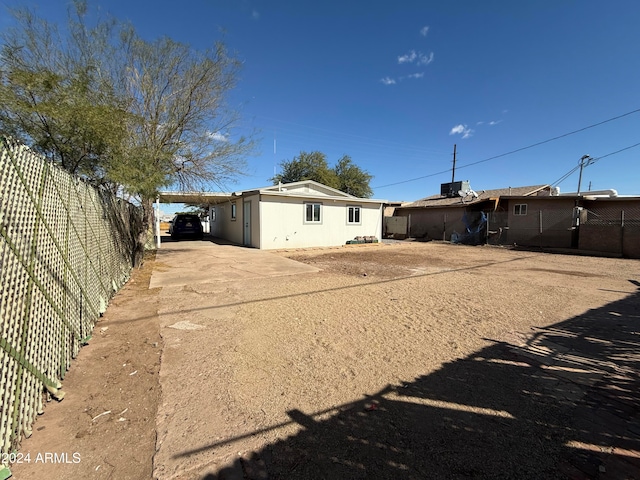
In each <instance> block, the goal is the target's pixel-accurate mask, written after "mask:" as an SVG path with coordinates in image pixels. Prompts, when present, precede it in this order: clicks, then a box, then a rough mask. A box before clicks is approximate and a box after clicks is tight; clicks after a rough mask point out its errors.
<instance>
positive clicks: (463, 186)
mask: <svg viewBox="0 0 640 480" xmlns="http://www.w3.org/2000/svg"><path fill="white" fill-rule="evenodd" d="M469 190H471V186H470V185H469V180H464V181H462V182H449V183H442V184H440V196H442V197H448V198H451V197H457V196H458V192H459V191H463V192H467V191H469Z"/></svg>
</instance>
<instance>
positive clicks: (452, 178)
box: [451, 143, 456, 188]
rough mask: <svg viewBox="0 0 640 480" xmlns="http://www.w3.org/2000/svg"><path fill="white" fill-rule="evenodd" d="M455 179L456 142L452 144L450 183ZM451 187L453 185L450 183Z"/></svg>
mask: <svg viewBox="0 0 640 480" xmlns="http://www.w3.org/2000/svg"><path fill="white" fill-rule="evenodd" d="M455 181H456V144H455V143H454V144H453V170H452V171H451V183H452V184H453V182H455ZM451 188H453V185H451Z"/></svg>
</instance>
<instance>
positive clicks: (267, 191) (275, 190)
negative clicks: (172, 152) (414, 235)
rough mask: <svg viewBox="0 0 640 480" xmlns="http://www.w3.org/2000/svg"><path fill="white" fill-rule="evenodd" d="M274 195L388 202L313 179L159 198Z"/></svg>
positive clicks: (195, 200)
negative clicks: (342, 189)
mask: <svg viewBox="0 0 640 480" xmlns="http://www.w3.org/2000/svg"><path fill="white" fill-rule="evenodd" d="M252 194H261V195H273V196H286V197H304V198H320V199H322V198H333V199H338V198H339V199H342V200H353V201H354V202H358V203H386V202H387V201H386V200H376V199H372V198H360V197H355V196H353V195H349V194H348V193H345V192H342V191H340V190H337V189H335V188H332V187H329V186H327V185H324V184H322V183H319V182H316V181H313V180H301V181H299V182H291V183H283V184H280V185H270V186H267V187H260V188H253V189H249V190H239V191H236V192H228V193H226V192H160V193H159V194H158V199H159V200H160V201H161V202H163V203H191V204H209V205H215V204H219V203H226V202H229V201H232V200H234V199H237V198H239V197H242V196H243V195H252Z"/></svg>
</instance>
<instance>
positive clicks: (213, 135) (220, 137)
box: [208, 132, 229, 142]
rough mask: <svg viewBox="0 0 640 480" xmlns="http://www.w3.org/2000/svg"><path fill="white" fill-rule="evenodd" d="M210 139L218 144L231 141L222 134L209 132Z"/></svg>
mask: <svg viewBox="0 0 640 480" xmlns="http://www.w3.org/2000/svg"><path fill="white" fill-rule="evenodd" d="M208 135H209V138H210V139H212V140H215V141H216V142H228V141H229V139H228V138H227V137H226V136H225V135H224V134H223V133H221V132H208Z"/></svg>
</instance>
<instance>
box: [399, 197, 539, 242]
mask: <svg viewBox="0 0 640 480" xmlns="http://www.w3.org/2000/svg"><path fill="white" fill-rule="evenodd" d="M469 192H470V193H469V194H468V195H465V196H459V195H457V194H455V196H445V195H432V196H430V197H426V198H422V199H420V200H417V201H415V202H413V203H409V204H406V205H402V206H400V207H396V208H395V212H394V215H395V216H403V217H407V219H408V221H407V224H408V226H407V228H408V231H407V234H408V235H409V236H411V237H415V238H424V239H429V240H451V236H452V235H453V236H454V239H456V238H460V237H465V236H469V235H470V236H472V237H478V236H479V234H480V233H481V232H480V231H479V230H478V229H479V227H481V225H480V224H481V223H482V221H483V215H482V214H483V213H485V214H486V213H487V212H495V211H497V210H499V209H500V208H501V207H500V199H501V198H502V197H504V196H513V197H533V196H538V195H541V196H547V197H548V196H549V195H550V194H551V188H550V187H549V185H534V186H530V187H515V188H511V187H509V188H502V189H498V190H480V191H477V192H473V191H472V190H469ZM485 220H486V219H485ZM489 228H490V229H491V228H492V226H491V225H490V227H489ZM485 235H486V233H485ZM469 240H470V241H469V243H479V242H478V241H477V240H478V238H475V239H474V238H470V239H469Z"/></svg>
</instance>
